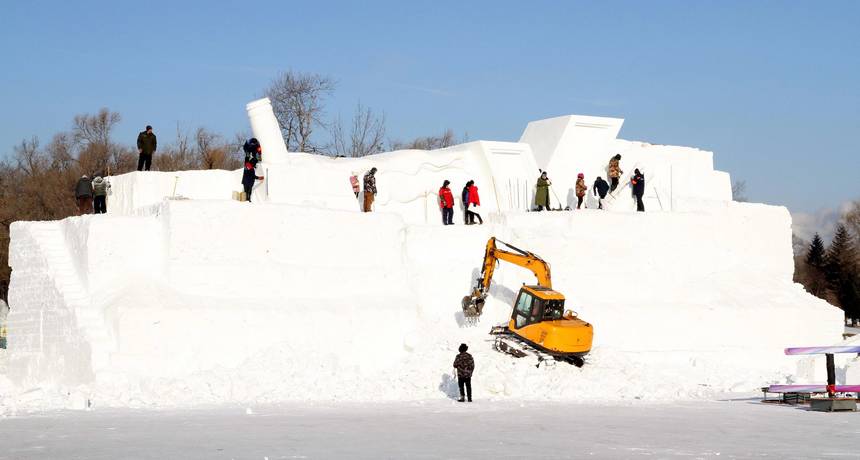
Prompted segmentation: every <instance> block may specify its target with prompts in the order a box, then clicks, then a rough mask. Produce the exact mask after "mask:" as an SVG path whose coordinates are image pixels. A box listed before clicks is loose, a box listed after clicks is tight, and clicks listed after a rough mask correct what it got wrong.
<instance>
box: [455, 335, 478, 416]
mask: <svg viewBox="0 0 860 460" xmlns="http://www.w3.org/2000/svg"><path fill="white" fill-rule="evenodd" d="M468 349H469V346H468V345H466V344H465V343H461V344H460V349H459V350H460V353H459V354H458V355H457V357H456V358H454V370H455V371H456V373H457V386H458V387H460V399H458V400H457V401H459V402H463V401H465V400H466V398H468V400H469V402H472V371H474V370H475V360H474V358H472V355H470V354H469V353H466V350H468ZM464 387H465V391H463V390H464Z"/></svg>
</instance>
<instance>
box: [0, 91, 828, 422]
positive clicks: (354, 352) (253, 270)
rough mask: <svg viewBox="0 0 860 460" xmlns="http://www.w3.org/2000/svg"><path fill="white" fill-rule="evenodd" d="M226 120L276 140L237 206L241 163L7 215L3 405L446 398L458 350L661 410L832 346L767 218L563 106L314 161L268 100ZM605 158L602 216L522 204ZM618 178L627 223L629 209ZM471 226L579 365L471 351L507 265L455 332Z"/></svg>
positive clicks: (694, 165)
mask: <svg viewBox="0 0 860 460" xmlns="http://www.w3.org/2000/svg"><path fill="white" fill-rule="evenodd" d="M258 102H259V101H258ZM248 109H249V115H250V116H251V118H252V127H253V128H254V132H255V135H256V136H257V137H259V138H261V139H266V138H267V137H266V136H268V138H273V136H274V138H275V141H271V140H270V141H268V142H264V144H263V159H264V161H263V163H261V164H260V165H259V167H258V171H257V173H258V175H265V176H266V180H265V181H263V182H261V183H258V184H257V185H255V191H254V195H253V196H254V202H253V203H240V202H236V201H232V200H231V196H232V195H233V192H234V191H238V190H239V189H240V186H239V180H240V174H241V172H240V171H184V172H175V173H174V172H171V173H167V172H134V173H129V174H125V175H122V176H118V177H113V178H111V180H112V183H113V190H114V193H113V195H112V196H110V197H109V198H108V212H109V214H108V215H99V216H83V217H75V218H69V219H65V220H62V221H58V222H16V223H14V224H13V225H12V227H11V234H12V241H11V245H10V251H11V252H10V264H11V266H12V268H13V272H12V283H11V286H10V294H9V300H10V306H11V307H12V310H11V312H10V314H9V317H8V325H9V326H8V327H9V343H8V346H9V350H8V353H6V355H7V358H8V365H7V368H6V371H5V374H6V376H7V377H8V378H9V379H11V380H12V381H14V382H15V385H16V388H18V389H19V390H20V391H22V392H23V394H26V395H31V396H28V397H29V398H31V399H32V398H34V396H32V395H33V394H35V393H34V392H33V391H30V389H32V388H42V389H43V391H42V392H43V393H44V392H45V391H46V390H44V389H50V391H51V394H53V395H55V396H56V395H59V399H60V400H62V399H63V398H69V397H72V396H69V395H74V399H75V400H77V401H86V400H90V401H96V403H97V404H115V405H149V404H156V405H174V404H183V403H197V402H225V401H241V402H267V401H284V400H295V399H325V400H330V399H348V400H367V399H374V400H378V399H388V400H402V399H424V398H436V397H440V396H444V395H445V394H448V395H451V394H453V393H454V392H455V391H456V389H455V384H454V382H453V378H452V375H451V373H450V370H449V369H450V365H451V361H452V359H453V355H454V353H455V350H456V348H457V346H458V345H459V344H460V343H461V342H467V343H469V344H471V346H472V348H471V350H472V352H473V354H474V355H475V357H476V361H477V363H478V365H477V366H478V369H477V373H476V378H475V382H474V384H475V387H476V392H477V393H478V394H481V395H487V396H489V397H497V398H506V397H516V398H530V399H567V400H581V401H586V400H587V401H593V400H618V399H628V398H636V399H651V400H654V399H678V398H690V397H699V396H711V395H714V394H716V393H720V392H724V391H750V390H754V389H756V388H758V387H759V386H760V385H763V384H766V383H768V382H781V381H786V380H798V379H804V378H806V377H809V376H810V374H814V373H815V371H814V370H813V369H817V368H818V367H820V366H813V362H812V361H813V360H805V361H802V362H801V361H799V360H798V359H797V358H792V357H785V356H784V355H783V354H782V349H783V348H784V347H786V346H792V345H821V344H830V343H834V342H837V341H839V339H840V337H841V332H842V315H841V312H840V311H839V310H838V309H836V308H834V307H832V306H830V305H828V304H827V303H826V302H824V301H821V300H819V299H817V298H815V297H813V296H811V295H809V294H807V293H806V292H805V291H803V289H802V288H801V287H800V286H799V285H797V284H794V283H793V282H792V271H793V262H792V250H791V229H790V216H789V214H788V212H787V210H785V209H784V208H781V207H771V206H765V205H757V204H740V203H733V202H732V201H731V194H730V187H729V177H728V174H726V173H723V172H720V171H716V170H714V166H713V156H712V154H711V153H710V152H704V151H700V150H697V149H691V148H686V147H674V146H655V145H650V144H646V143H639V142H629V141H624V140H619V139H617V138H616V136H617V134H618V131H619V130H620V127H621V122H622V120H620V119H608V118H598V117H579V116H570V117H560V118H557V119H548V120H541V121H538V122H534V123H532V124H530V125H529V127H528V128H527V129H526V132H525V133H524V134H523V138H522V139H521V142H516V143H512V142H489V141H477V142H470V143H467V144H462V145H457V146H453V147H449V148H446V149H441V150H436V151H432V152H426V151H410V150H407V151H397V152H388V153H383V154H377V155H372V156H368V157H364V158H356V159H352V158H325V157H320V156H318V155H310V154H306V153H292V152H289V153H288V152H286V149H285V147H283V146H279V145H275V148H274V150H272V149H271V148H270V147H271V144H272V143H273V142H274V143H275V144H277V138H276V137H277V134H276V131H277V130H276V128H277V122H276V121H273V116H272V114H271V109H270V107H268V106H267V105H266V104H264V103H260V104H257V103H256V102H255V103H252V104H249V107H248ZM267 145H269V147H267ZM267 149H268V150H267ZM267 152H269V153H274V157H272V156H270V157H269V158H268V159H267V157H266V155H267ZM614 153H622V156H623V157H622V163H621V166H622V169H624V170H625V175H624V176H623V177H622V179H621V184H622V185H621V187H620V188H619V191H618V192H616V193H615V194H614V196H612V197H610V198H609V199H607V202H606V208H607V209H608V210H607V211H602V212H601V211H597V210H594V209H593V208H594V207H596V203H595V202H594V199H593V197H591V196H590V197H589V200H588V201H587V205H588V206H589V207H590V208H592V209H586V210H582V211H576V212H573V213H529V212H525V211H527V210H529V209H530V208H531V206H532V203H533V201H532V200H533V195H534V181H535V179H536V176H537V169H538V168H539V167H540V168H544V169H546V168H547V167H549V168H551V169H550V174H551V178H552V179H553V180H554V185H553V188H554V189H555V191H556V193H554V194H553V197H552V198H553V199H555V195H561V197H560V199H561V200H565V202H566V204H567V205H571V207H573V206H572V205H573V200H574V199H573V198H572V196H573V195H572V188H573V179H574V178H575V174H576V172H579V171H583V172H585V174H586V176H587V180H588V183H589V184H590V183H591V182H592V181H593V178H594V176H596V175H599V174H600V175H602V174H605V168H606V162H607V160H608V157H609V156H610V155H611V154H614ZM371 167H377V168H378V169H379V172H378V173H377V186H378V189H379V194H378V196H377V199H376V201H375V203H374V209H375V211H376V212H374V213H371V214H365V213H361V212H359V209H360V208H361V204H362V203H361V202H360V197H359V198H356V197H355V196H354V195H353V192H352V189H351V186H350V182H349V177H350V176H351V175H352V174H356V175H358V176H359V177H361V176H362V175H363V174H364V172H366V171H367V170H368V169H370V168H371ZM636 167H639V168H641V169H643V170H644V171H645V173H646V176H647V185H648V186H647V187H646V207H647V209H648V211H649V212H647V213H644V214H643V213H635V212H630V209H632V206H633V200H632V199H630V197H629V187H628V186H627V182H628V179H629V175H630V173H632V170H633V169H634V168H636ZM445 179H448V180H450V181H451V182H452V188H453V189H454V192H455V193H454V195H455V197H456V201H457V203H458V205H460V209H459V210H460V211H462V207H461V206H462V205H461V203H460V199H459V195H460V194H459V191H460V187H462V185H463V184H464V183H465V182H466V181H467V180H469V179H472V180H475V181H476V183H477V184H478V186H479V189H480V191H481V204H482V206H481V209H480V212H481V213H482V214H483V215H484V217H485V221H486V225H483V226H470V227H466V226H463V225H455V226H442V225H441V223H440V217H441V215H440V212H439V209H438V207H437V204H436V203H437V200H438V197H437V195H436V193H437V190H438V188H439V186H440V185H441V183H442V181H443V180H445ZM457 214H458V217H457V218H455V222H457V223H458V224H460V223H462V212H459V213H457ZM490 236H496V237H499V238H500V239H502V240H504V241H508V242H510V243H512V244H515V245H516V246H519V247H523V248H527V249H529V250H532V251H534V252H536V253H538V254H540V255H542V256H543V257H544V258H545V259H547V260H548V261H549V262H550V263H551V264H552V267H553V280H554V287H555V288H556V289H558V290H559V291H561V292H563V293H565V294H566V296H567V298H568V306H569V307H571V308H573V309H575V310H576V311H578V312H579V313H580V315H581V316H582V317H583V318H584V319H586V320H588V321H590V322H592V323H593V324H594V327H595V339H594V349H593V351H592V352H591V353H590V354H589V356H588V365H587V366H585V367H584V368H582V369H577V368H574V367H571V366H567V365H561V366H555V367H549V368H546V367H545V366H541V367H540V368H536V367H535V366H534V362H533V361H532V360H527V359H524V360H514V359H512V358H510V357H508V356H505V355H502V354H499V353H496V352H494V351H492V346H491V340H490V338H489V336H488V335H487V331H488V329H489V328H490V326H491V325H494V324H497V323H500V322H504V321H506V319H507V317H508V316H509V315H510V311H511V307H510V305H511V303H512V301H513V296H514V295H515V293H516V292H517V290H518V288H519V286H520V285H521V284H522V283H524V282H532V281H533V277H532V275H531V274H530V273H528V272H526V271H524V270H522V269H518V268H516V267H512V266H502V267H501V268H500V269H499V270H497V271H496V277H495V278H494V285H493V288H492V289H491V292H490V297H489V299H488V304H487V307H486V309H485V313H484V316H483V318H482V321H481V323H480V325H478V327H466V325H465V324H464V322H463V318H462V314H461V313H460V299H461V298H462V296H463V295H465V294H467V293H468V292H469V288H470V286H471V283H472V282H473V280H474V279H475V278H476V277H477V276H478V274H479V270H480V265H481V262H482V260H481V259H482V257H483V253H484V245H485V244H486V241H487V238H488V237H490ZM2 380H3V379H0V386H2V384H3V382H2ZM537 388H539V389H540V391H535V389H537ZM4 401H9V398H7V399H5V400H4ZM0 404H5V402H2V403H0Z"/></svg>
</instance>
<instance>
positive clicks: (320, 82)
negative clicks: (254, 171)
mask: <svg viewBox="0 0 860 460" xmlns="http://www.w3.org/2000/svg"><path fill="white" fill-rule="evenodd" d="M334 88H335V82H334V80H333V79H331V78H330V77H328V76H325V75H320V74H316V73H300V72H294V71H292V70H290V71H287V72H284V73H281V74H280V75H279V76H278V77H277V78H275V79H274V80H273V81H272V83H271V84H270V85H269V87H268V88H266V96H268V97H269V99H271V101H272V109H273V110H274V112H275V118H277V119H278V123H280V124H281V130H282V131H283V134H284V139H285V140H286V142H287V148H288V149H289V150H292V151H298V152H307V151H308V150H311V149H314V148H315V147H316V146H314V145H313V144H312V143H311V135H312V134H313V133H314V131H315V129H316V128H317V127H318V126H325V123H324V122H323V121H322V115H323V109H324V107H325V104H324V102H325V98H326V97H327V96H329V95H330V94H331V93H332V92H333V91H334Z"/></svg>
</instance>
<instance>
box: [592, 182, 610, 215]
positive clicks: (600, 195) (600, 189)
mask: <svg viewBox="0 0 860 460" xmlns="http://www.w3.org/2000/svg"><path fill="white" fill-rule="evenodd" d="M592 191H593V192H594V196H596V197H597V209H603V199H604V198H606V193H607V192H609V184H608V183H607V182H606V181H605V180H603V178H602V177H600V176H597V179H595V180H594V186H593V187H592Z"/></svg>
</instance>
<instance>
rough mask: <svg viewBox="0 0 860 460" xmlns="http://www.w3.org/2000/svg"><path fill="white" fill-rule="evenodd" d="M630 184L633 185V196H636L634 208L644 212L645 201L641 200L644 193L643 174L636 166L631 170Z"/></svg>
mask: <svg viewBox="0 0 860 460" xmlns="http://www.w3.org/2000/svg"><path fill="white" fill-rule="evenodd" d="M630 185H632V186H633V196H634V197H635V198H636V210H637V211H639V212H645V203H643V202H642V196H643V195H645V175H644V174H642V173H641V172H639V169H638V168H637V169H634V170H633V178H632V179H630Z"/></svg>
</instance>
